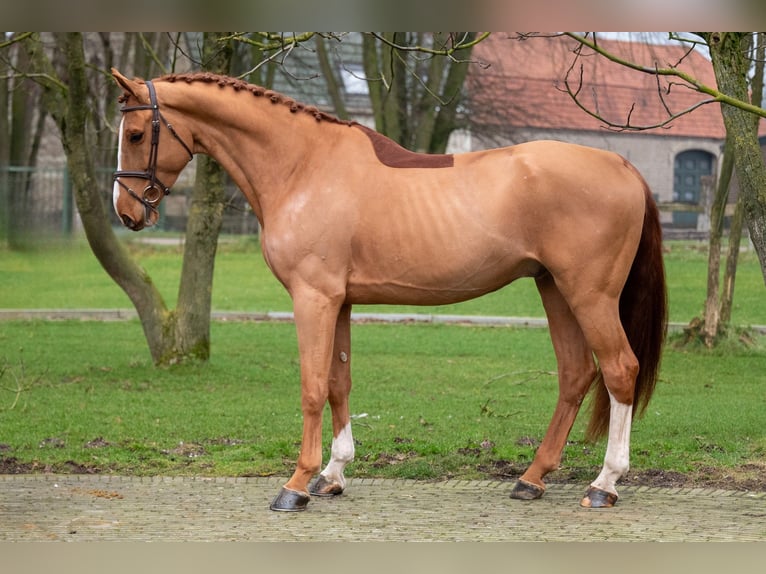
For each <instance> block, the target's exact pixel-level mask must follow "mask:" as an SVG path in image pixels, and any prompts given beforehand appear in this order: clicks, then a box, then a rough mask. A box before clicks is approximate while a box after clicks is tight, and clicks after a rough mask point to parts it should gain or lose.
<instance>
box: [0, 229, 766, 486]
mask: <svg viewBox="0 0 766 574" xmlns="http://www.w3.org/2000/svg"><path fill="white" fill-rule="evenodd" d="M132 249H133V250H134V251H135V254H136V256H137V257H138V258H139V259H140V260H141V262H142V264H143V265H145V266H146V267H147V268H148V269H149V271H150V273H151V274H152V277H153V278H154V280H155V281H156V282H157V283H158V285H159V286H160V289H161V291H162V292H163V293H164V294H165V296H166V297H167V298H168V300H169V302H171V304H172V300H173V294H174V292H175V289H176V288H177V276H178V273H179V272H180V261H181V257H180V252H179V250H178V249H177V248H167V247H165V248H153V247H147V246H142V245H138V244H135V245H134V246H133V247H132ZM705 259H706V255H705V251H704V248H703V247H702V246H700V245H698V244H693V243H678V244H671V245H669V251H668V253H667V257H666V264H667V267H668V277H669V284H670V299H671V319H673V320H676V321H688V320H689V319H690V318H691V317H693V316H694V315H696V314H699V312H700V311H701V305H702V301H703V299H704V285H705V277H704V266H705ZM267 273H268V270H267V269H266V268H265V265H264V264H263V261H262V258H261V257H260V254H259V253H258V249H257V244H255V243H254V242H252V241H239V242H234V243H231V244H227V245H225V246H224V247H223V248H222V249H221V253H220V255H219V258H218V261H217V266H216V279H215V287H214V308H215V309H217V310H253V311H255V310H258V311H267V310H289V309H290V305H289V299H288V298H287V297H286V296H285V295H284V293H283V292H282V288H281V286H280V285H279V284H278V283H277V282H276V280H274V279H273V278H272V277H270V276H268V275H267ZM737 289H738V295H737V297H738V298H740V297H741V299H740V301H739V303H738V304H737V307H736V309H735V322H736V323H738V324H743V325H744V324H766V301H765V300H764V299H765V298H764V297H763V295H764V291H763V284H762V281H761V280H760V271H759V270H758V268H757V262H756V261H755V256H754V255H753V254H752V253H745V254H743V259H742V266H741V268H740V273H739V275H738V278H737ZM471 305H473V306H471ZM0 306H1V307H4V308H56V307H63V308H88V307H90V308H126V307H129V306H130V305H129V303H128V301H127V299H126V298H125V297H124V296H123V295H122V293H121V292H120V291H119V289H118V288H116V287H114V286H113V285H112V284H111V282H110V280H109V279H108V278H107V277H106V275H105V274H104V272H103V271H102V270H101V269H100V267H99V266H98V264H97V263H96V262H95V259H94V258H93V256H92V255H91V254H90V252H89V251H87V248H86V247H83V246H82V245H81V244H79V243H78V244H75V245H74V246H69V247H67V248H59V249H56V250H46V251H40V252H33V253H25V254H17V253H10V252H7V251H6V252H0ZM399 309H400V310H401V308H399ZM441 309H442V310H443V311H444V312H448V313H459V312H462V313H466V314H484V315H522V316H542V309H541V308H540V304H539V302H538V300H537V294H536V292H535V290H534V286H533V284H532V282H530V281H522V282H518V284H515V285H512V286H510V287H508V288H506V289H503V290H501V291H499V292H498V293H495V294H492V295H490V296H488V297H484V298H482V299H479V300H477V301H476V302H472V303H470V304H468V303H467V304H463V306H455V308H453V309H449V308H447V309H444V308H441ZM538 309H539V311H538ZM359 310H363V311H367V310H369V308H359ZM379 310H390V308H384V307H381V308H379ZM404 310H407V311H409V312H412V311H413V309H412V308H405V309H404ZM425 311H427V312H432V311H433V310H431V309H428V310H425ZM212 329H213V332H212V341H213V343H212V345H213V348H212V359H211V361H210V362H209V363H207V364H196V363H195V364H185V365H177V366H173V367H170V368H161V369H158V368H155V367H154V366H153V365H152V363H151V361H150V358H149V354H148V351H147V349H146V344H145V341H144V338H143V334H142V331H141V327H140V324H139V323H138V322H137V321H124V322H81V321H60V322H43V321H6V322H0V369H1V370H2V376H1V377H0V461H2V462H1V463H0V472H16V471H19V470H21V471H30V472H33V471H45V470H54V471H58V472H111V473H129V474H137V475H153V474H172V475H179V474H195V475H217V476H224V475H226V476H232V475H234V476H241V475H270V474H276V475H288V474H289V473H291V472H292V469H293V467H294V464H295V459H296V457H297V453H298V447H299V444H298V441H299V440H300V434H301V414H300V398H299V386H300V385H299V373H298V360H297V346H296V342H295V330H294V327H293V325H291V324H286V323H223V322H219V323H214V324H213V327H212ZM352 336H353V339H354V355H353V366H352V369H353V377H354V382H355V386H354V390H353V392H352V402H351V405H352V413H353V415H354V422H353V426H354V436H355V439H356V441H357V460H356V461H355V462H354V463H353V464H352V465H350V466H349V468H348V472H347V474H348V475H350V476H384V477H407V478H420V479H439V478H445V477H458V478H480V477H482V478H486V477H490V476H495V477H497V476H501V477H503V476H504V477H508V478H512V477H515V476H518V474H519V473H520V472H521V471H522V470H523V469H524V467H525V466H526V465H527V464H528V463H529V462H530V461H531V458H532V456H533V455H534V451H535V448H536V446H537V445H538V444H539V441H540V440H541V438H542V436H543V434H544V433H545V429H546V426H547V424H548V421H549V419H550V416H551V414H552V410H553V406H554V404H555V400H556V387H557V383H556V379H555V376H553V374H552V373H553V371H555V368H556V367H555V360H554V357H553V352H552V350H551V346H550V341H549V339H548V334H547V331H546V330H545V329H526V330H524V329H515V328H508V327H466V326H454V325H452V326H447V325H421V324H412V325H375V324H359V325H354V327H353V329H352ZM765 375H766V342H765V341H764V338H763V337H756V338H755V341H754V342H751V343H750V344H749V345H740V344H738V343H737V342H736V341H732V342H731V343H729V344H727V345H725V346H724V347H722V348H720V349H717V350H714V351H706V350H700V349H692V350H689V349H680V348H676V347H675V346H674V345H673V344H672V343H671V344H670V345H668V347H667V348H666V352H665V356H664V360H663V366H662V371H661V381H660V383H659V385H658V388H657V392H656V394H655V397H654V399H653V401H652V403H651V404H650V406H649V409H648V411H647V413H646V416H645V417H643V418H642V419H640V420H638V421H637V422H636V424H635V425H634V430H633V434H632V470H631V473H630V475H629V476H628V478H627V480H631V477H634V479H635V480H637V481H639V482H641V481H644V480H648V477H652V476H658V475H663V476H670V477H673V476H676V473H682V474H684V475H685V476H687V477H692V478H693V479H696V480H698V481H701V483H704V481H705V480H706V477H708V478H709V477H717V478H716V480H717V482H716V483H717V484H730V485H731V486H732V487H741V488H754V487H758V488H766V485H764V483H765V482H766V480H764V476H766V433H764V430H763V429H764V428H766V392H764V389H765V387H764V382H765V381H766V377H765ZM586 415H587V413H585V412H583V413H582V414H581V416H580V418H579V419H578V421H577V423H576V424H575V428H574V429H573V431H572V434H571V436H570V443H569V445H568V446H567V448H566V450H565V453H564V460H563V461H562V468H561V470H560V471H558V472H557V473H554V476H553V480H578V481H582V482H583V483H584V484H585V483H586V482H587V481H589V480H592V479H593V478H594V477H595V475H596V474H597V472H598V468H600V465H601V461H602V459H603V449H604V446H605V445H604V443H603V442H601V443H599V444H595V445H593V444H587V443H584V442H583V440H582V436H583V428H584V426H585V423H586V421H587V416H586ZM325 423H326V424H325V434H326V440H325V444H326V446H329V440H330V428H329V416H327V417H325ZM328 457H329V449H327V450H326V452H325V459H327V458H328ZM727 481H728V482H727Z"/></svg>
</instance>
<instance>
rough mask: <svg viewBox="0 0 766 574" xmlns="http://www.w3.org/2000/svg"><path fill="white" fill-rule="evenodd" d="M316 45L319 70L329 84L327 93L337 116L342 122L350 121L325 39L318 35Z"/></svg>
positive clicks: (315, 39)
mask: <svg viewBox="0 0 766 574" xmlns="http://www.w3.org/2000/svg"><path fill="white" fill-rule="evenodd" d="M314 43H315V44H316V47H317V60H318V61H319V69H320V70H321V71H322V75H323V76H324V79H325V82H327V93H328V95H329V96H330V100H331V101H332V105H333V108H334V110H335V115H336V116H338V117H339V118H340V119H342V120H347V119H348V111H347V110H346V103H345V102H344V101H343V93H342V92H341V88H340V84H339V82H338V79H337V78H336V77H335V70H334V69H333V67H332V65H331V64H330V57H329V55H328V54H327V46H326V45H325V39H324V38H323V37H322V36H320V35H319V34H317V35H316V36H314Z"/></svg>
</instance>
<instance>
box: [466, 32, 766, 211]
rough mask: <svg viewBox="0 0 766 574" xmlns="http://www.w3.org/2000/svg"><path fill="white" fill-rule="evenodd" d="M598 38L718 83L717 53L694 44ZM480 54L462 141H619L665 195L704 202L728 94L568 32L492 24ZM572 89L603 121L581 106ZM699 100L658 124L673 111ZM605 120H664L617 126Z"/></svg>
mask: <svg viewBox="0 0 766 574" xmlns="http://www.w3.org/2000/svg"><path fill="white" fill-rule="evenodd" d="M520 38H523V39H520ZM596 38H597V42H598V45H599V46H600V47H601V48H602V49H605V50H606V51H608V52H609V53H611V54H614V55H616V56H617V57H619V58H621V59H624V60H627V61H630V62H633V63H635V64H638V65H640V66H643V67H645V68H647V69H655V68H676V69H678V70H681V71H683V72H685V73H687V74H689V75H690V76H692V77H694V78H695V79H696V80H698V81H699V82H701V83H702V84H705V85H707V86H710V87H713V88H715V86H716V81H715V76H714V73H713V68H712V65H711V63H710V60H709V59H708V58H707V57H706V56H705V55H704V54H703V53H702V52H701V51H699V50H697V49H695V48H694V45H692V44H689V43H682V42H678V41H673V42H669V43H659V44H658V43H650V42H647V41H630V42H627V41H618V40H602V39H600V38H599V37H598V35H597V37H596ZM472 59H475V60H478V61H479V62H482V63H483V64H484V66H486V67H481V66H478V67H477V66H474V67H473V69H472V71H471V73H470V75H469V78H468V82H467V90H468V93H469V104H468V106H467V114H466V116H467V118H468V126H469V127H468V129H467V131H466V132H463V137H464V140H463V142H462V146H463V147H464V148H468V149H484V148H487V147H496V146H498V145H508V144H513V143H519V142H522V141H530V140H539V139H556V140H564V141H569V142H573V143H578V144H583V145H588V146H593V147H597V148H601V149H608V150H612V151H615V152H617V153H619V154H621V155H622V156H624V157H626V158H627V159H628V160H630V161H631V162H632V163H633V164H634V165H635V166H636V167H637V168H638V169H639V171H641V173H642V174H643V175H644V177H645V178H646V180H647V182H648V183H649V186H650V187H651V189H652V191H653V193H654V195H655V197H656V198H657V199H658V201H659V202H661V203H670V202H682V203H690V204H697V205H698V204H699V203H700V202H701V191H702V186H701V181H703V180H702V179H701V178H703V177H704V176H710V177H712V178H713V181H715V178H716V176H717V169H718V166H719V164H720V160H721V155H722V151H723V143H724V140H725V136H726V133H725V129H724V125H723V119H722V116H721V109H720V104H718V103H708V104H702V103H701V102H704V101H706V100H710V96H708V95H706V94H703V93H700V92H698V91H696V90H693V89H691V88H690V87H689V84H687V83H685V82H683V81H682V80H681V79H679V78H675V77H670V76H661V77H659V78H658V77H657V76H656V75H655V74H648V73H642V72H640V71H637V70H634V69H630V68H628V67H625V66H623V65H620V64H618V63H614V62H611V61H609V60H608V59H606V58H604V57H603V56H601V55H599V54H597V53H596V52H594V51H593V50H592V49H590V48H587V47H584V46H582V45H581V44H580V43H579V42H577V41H576V40H574V39H572V38H569V37H567V36H562V35H549V36H542V35H540V36H520V35H519V34H516V33H494V34H492V35H491V36H490V38H489V39H487V40H486V41H484V42H481V43H480V44H478V45H477V46H476V47H475V48H474V51H473V54H472ZM567 90H569V91H571V92H572V93H573V94H574V93H576V95H577V100H578V101H579V102H580V104H581V106H583V107H585V108H587V109H589V110H590V111H591V112H593V113H595V114H598V115H599V116H600V117H601V118H603V120H605V121H602V120H599V119H597V118H594V117H593V116H591V115H589V114H588V113H586V112H585V111H584V110H583V109H581V107H580V106H579V105H578V104H577V103H576V102H575V100H574V99H573V97H572V94H570V93H567ZM697 106H698V107H697ZM695 107H696V108H695ZM692 108H695V109H694V110H693V111H692V112H691V113H689V114H686V115H682V116H680V117H677V118H675V119H672V120H671V121H669V122H668V123H667V124H665V125H662V127H659V126H660V124H664V123H665V122H667V121H668V120H669V118H670V115H672V114H678V113H680V112H682V111H684V110H689V109H692ZM605 122H610V123H612V124H615V125H626V126H627V125H629V126H631V127H639V126H657V127H654V128H652V129H645V130H634V129H624V130H619V129H618V128H617V127H615V126H612V127H609V126H608V125H607V123H605ZM764 125H765V124H764V122H762V129H761V131H762V133H766V130H764V129H763V126H764ZM456 141H459V138H456ZM594 175H596V174H594ZM663 219H664V222H665V223H666V224H675V225H677V226H696V224H697V214H696V213H686V212H674V213H673V214H672V215H671V214H670V213H666V214H664V215H663Z"/></svg>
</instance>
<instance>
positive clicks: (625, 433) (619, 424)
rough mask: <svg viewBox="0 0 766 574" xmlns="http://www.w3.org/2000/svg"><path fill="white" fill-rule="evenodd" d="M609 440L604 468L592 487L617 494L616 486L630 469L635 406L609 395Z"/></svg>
mask: <svg viewBox="0 0 766 574" xmlns="http://www.w3.org/2000/svg"><path fill="white" fill-rule="evenodd" d="M609 400H610V404H611V406H610V410H609V439H608V441H607V443H606V455H605V456H604V466H603V468H602V469H601V473H600V474H599V475H598V477H597V478H596V480H594V481H593V482H592V483H591V486H594V487H596V488H600V489H601V490H605V491H606V492H611V493H612V494H617V489H616V488H615V484H616V483H617V481H618V480H619V479H620V478H621V477H622V476H624V475H625V474H626V473H627V472H628V469H629V468H630V426H631V421H632V418H633V406H632V405H624V404H622V403H619V402H617V400H616V399H615V398H614V397H613V396H612V394H611V393H609Z"/></svg>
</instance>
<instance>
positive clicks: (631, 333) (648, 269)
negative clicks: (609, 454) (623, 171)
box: [586, 172, 668, 440]
mask: <svg viewBox="0 0 766 574" xmlns="http://www.w3.org/2000/svg"><path fill="white" fill-rule="evenodd" d="M636 173H637V174H638V172H636ZM639 177H640V175H639ZM641 181H642V182H643V185H644V191H645V194H646V209H645V211H644V227H643V230H642V231H641V240H640V242H639V244H638V251H637V252H636V257H635V258H634V259H633V265H632V267H631V268H630V273H629V274H628V279H627V281H626V283H625V287H624V288H623V290H622V294H621V295H620V320H621V321H622V326H623V329H625V334H626V335H627V337H628V341H629V342H630V346H631V348H632V349H633V352H634V353H635V355H636V358H637V359H638V365H639V371H638V377H637V378H636V387H635V395H634V399H633V414H634V415H635V414H636V411H639V414H643V412H644V410H646V407H647V405H648V404H649V399H650V398H651V397H652V393H653V392H654V387H655V383H656V382H657V376H658V374H659V366H660V358H661V355H662V345H663V343H664V342H665V334H666V332H667V314H668V310H667V309H668V302H667V291H666V287H665V267H664V264H663V261H662V227H661V226H660V215H659V211H658V210H657V205H656V203H655V202H654V199H653V198H652V194H651V192H650V191H649V187H648V186H647V185H646V182H644V181H643V178H641ZM593 386H594V387H595V389H594V390H595V396H594V397H593V401H592V403H591V405H592V411H591V418H590V423H589V424H588V429H587V431H586V437H587V438H588V439H589V440H596V439H598V438H600V437H602V436H604V435H605V434H606V432H607V430H608V428H609V412H610V403H609V393H608V392H607V390H606V386H605V385H604V383H603V379H602V375H601V373H599V375H598V377H597V379H596V381H595V383H594V385H593Z"/></svg>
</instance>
